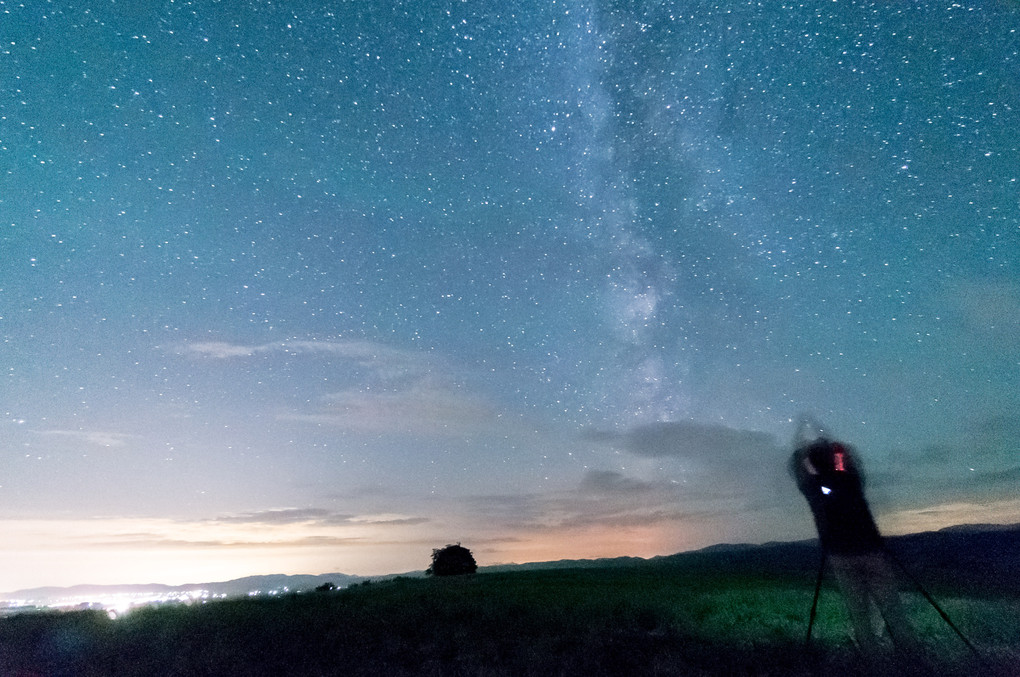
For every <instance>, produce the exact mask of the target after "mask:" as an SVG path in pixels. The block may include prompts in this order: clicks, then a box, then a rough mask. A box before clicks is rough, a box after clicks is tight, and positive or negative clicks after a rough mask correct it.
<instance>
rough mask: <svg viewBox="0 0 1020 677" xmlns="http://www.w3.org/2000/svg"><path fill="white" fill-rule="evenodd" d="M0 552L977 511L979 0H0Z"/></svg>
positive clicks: (989, 494)
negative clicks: (805, 433)
mask: <svg viewBox="0 0 1020 677" xmlns="http://www.w3.org/2000/svg"><path fill="white" fill-rule="evenodd" d="M0 16H2V20H0V50H2V52H0V58H2V62H3V66H2V67H0V357H2V360H0V365H2V369H3V372H2V379H3V380H2V391H0V392H2V397H3V399H2V402H0V412H2V420H0V453H2V456H0V547H2V549H3V552H4V558H3V563H2V564H0V590H16V589H19V588H25V587H31V586H37V585H69V584H74V583H96V584H99V583H139V582H145V583H148V582H162V583H185V582H201V581H216V580H227V579H232V578H239V577H242V576H248V575H253V574H269V573H308V574H315V573H326V572H333V571H336V572H345V573H349V574H360V575H372V574H384V573H396V572H403V571H410V570H422V569H424V568H425V567H426V566H428V564H429V557H430V553H431V551H432V549H433V548H435V547H441V546H442V545H444V544H447V543H456V542H461V543H463V544H464V545H465V546H466V547H469V548H470V549H471V551H472V552H473V554H474V555H475V557H476V559H477V561H478V564H480V565H483V566H484V565H489V564H496V563H506V562H527V561H543V560H553V559H560V558H596V557H607V556H620V555H631V556H641V557H648V556H654V555H664V554H671V553H674V552H678V551H682V550H688V549H693V548H699V547H704V546H708V545H712V544H715V543H720V542H766V541H773V540H792V539H800V538H809V537H812V536H813V535H814V529H813V525H812V523H811V519H810V514H809V513H808V510H807V507H806V505H804V503H803V499H802V498H801V497H800V495H799V494H798V492H797V491H796V488H795V487H794V485H793V482H792V480H791V479H790V478H789V477H788V476H787V473H786V460H787V457H788V455H789V453H790V440H791V437H792V435H793V433H794V430H793V428H794V420H795V419H796V417H797V416H798V415H800V414H801V413H805V412H808V413H811V414H813V415H814V416H816V417H817V418H818V419H820V420H821V421H822V422H824V424H825V425H826V426H827V427H828V428H829V429H830V430H831V431H832V432H833V433H834V434H835V435H837V436H839V437H841V438H842V439H844V440H846V441H847V442H848V443H850V444H853V445H854V446H855V447H856V448H857V450H858V452H859V454H860V457H861V459H862V463H863V466H864V469H865V472H866V475H867V479H868V486H867V488H868V492H869V495H870V496H871V498H872V502H873V507H874V509H875V513H876V517H877V519H878V522H879V526H880V527H881V528H882V529H883V530H884V531H886V532H887V533H890V534H891V533H905V532H911V531H919V530H928V529H937V528H941V527H945V526H950V525H954V524H962V523H1015V522H1020V496H1018V494H1017V490H1016V487H1017V486H1020V460H1018V459H1020V454H1018V445H1017V439H1018V436H1020V423H1018V418H1017V416H1016V412H1017V411H1018V410H1020V387H1018V383H1020V378H1018V377H1020V137H1018V135H1017V133H1016V130H1017V129H1020V79H1018V78H1017V73H1018V69H1020V55H1018V50H1020V47H1018V45H1020V40H1018V37H1020V36H1018V32H1020V9H1018V6H1017V5H1016V4H1015V3H1008V2H1000V1H994V0H987V1H981V2H974V3H969V4H958V3H951V2H899V3H870V2H855V1H847V2H838V3H836V2H833V3H824V4H818V5H811V4H808V5H786V4H782V3H775V4H773V3H755V2H737V3H712V2H680V1H679V0H674V1H669V0H667V1H666V2H627V3H624V2H613V1H610V0H596V1H594V2H587V1H586V0H567V1H566V2H560V1H559V0H554V1H551V2H550V1H546V0H543V1H541V2H506V1H503V0H501V1H499V2H495V1H490V0H477V1H472V2H453V1H445V0H438V1H432V0H427V1H423V2H400V1H396V2H386V3H374V2H341V3H332V4H330V5H329V7H324V6H323V7H320V6H315V5H314V3H312V4H309V3H292V2H282V3H272V2H266V1H262V0H251V1H245V2H229V3H227V2H220V3H216V2H214V3H192V2H188V1H186V0H161V1H160V2H140V3H139V2H129V3H124V2H112V1H110V0H103V1H101V2H95V3H71V2H66V1H65V0H54V1H52V2H47V3H12V2H8V1H6V0H0Z"/></svg>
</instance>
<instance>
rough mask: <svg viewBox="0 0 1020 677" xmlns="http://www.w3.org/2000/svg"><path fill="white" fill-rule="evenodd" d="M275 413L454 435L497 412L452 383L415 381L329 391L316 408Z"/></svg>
mask: <svg viewBox="0 0 1020 677" xmlns="http://www.w3.org/2000/svg"><path fill="white" fill-rule="evenodd" d="M280 418H281V419H283V420H290V421H298V422H305V423H315V424H318V425H327V426H332V427H335V428H340V429H343V430H347V431H350V432H357V433H373V434H380V433H397V434H420V435H429V436H435V435H440V436H448V435H453V436H456V435H464V434H470V433H472V432H479V431H482V430H484V429H485V428H486V427H487V426H488V425H489V424H491V423H492V422H494V421H495V419H496V412H495V410H494V409H493V408H491V407H489V406H488V405H487V404H485V403H484V402H483V401H482V400H481V399H480V398H478V397H475V396H471V395H469V394H467V393H462V392H460V391H459V390H458V389H456V388H454V387H452V386H446V387H444V386H442V385H438V384H435V383H430V382H419V383H416V384H414V385H413V386H411V387H409V388H405V389H402V390H397V391H391V392H382V393H378V392H373V391H367V392H366V391H362V390H348V391H343V392H339V393H333V394H331V395H328V396H326V397H324V398H323V400H322V402H321V406H320V408H319V409H318V411H315V412H312V413H290V414H283V415H281V416H280Z"/></svg>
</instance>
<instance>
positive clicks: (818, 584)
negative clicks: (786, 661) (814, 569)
mask: <svg viewBox="0 0 1020 677" xmlns="http://www.w3.org/2000/svg"><path fill="white" fill-rule="evenodd" d="M827 558H828V553H827V552H825V551H824V550H823V551H822V561H821V562H820V563H819V564H818V580H817V581H815V598H814V599H813V600H812V601H811V615H810V617H809V618H808V625H807V637H806V638H805V640H804V645H805V646H807V645H809V644H811V631H812V630H813V629H814V627H815V615H816V614H817V613H818V596H819V595H820V594H821V591H822V578H823V577H824V576H825V560H826V559H827Z"/></svg>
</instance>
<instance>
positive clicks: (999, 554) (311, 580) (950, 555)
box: [0, 524, 1020, 606]
mask: <svg viewBox="0 0 1020 677" xmlns="http://www.w3.org/2000/svg"><path fill="white" fill-rule="evenodd" d="M885 540H886V547H887V549H888V551H889V552H890V553H891V554H893V555H894V556H895V558H896V559H897V561H900V562H902V563H903V564H904V566H905V567H908V568H909V570H910V572H911V573H913V574H914V575H916V576H918V577H921V578H924V580H925V581H926V582H928V583H936V584H939V583H940V584H944V585H949V586H952V587H957V588H962V587H967V588H968V589H971V590H978V591H986V592H994V591H996V590H999V589H1012V590H1015V589H1016V586H1017V583H1016V581H1018V580H1020V524H1012V525H997V524H976V525H960V526H953V527H947V528H945V529H941V530H939V531H929V532H923V533H917V534H909V535H905V536H892V537H888V538H886V539H885ZM819 561H820V550H819V548H818V541H817V539H811V540H804V541H790V542H771V543H764V544H747V543H745V544H719V545H712V546H709V547H707V548H702V549H700V550H694V551H690V552H681V553H677V554H674V555H662V556H658V557H652V558H649V559H644V558H640V557H613V558H603V559H584V560H557V561H550V562H530V563H526V564H499V565H493V566H486V567H480V568H479V572H480V573H484V572H503V571H527V570H536V569H573V568H594V567H630V566H647V565H658V566H666V567H672V566H676V567H686V568H699V567H703V568H706V569H711V570H714V571H718V570H722V569H726V570H732V571H735V572H736V571H740V570H754V571H763V570H765V571H770V572H775V573H785V574H806V573H809V572H815V571H817V568H818V564H819ZM423 575H424V571H411V572H406V573H403V574H387V575H381V576H352V575H349V574H342V573H332V574H297V575H292V574H270V575H264V576H247V577H244V578H237V579H233V580H229V581H221V582H215V583H191V584H186V585H165V584H159V583H153V584H132V585H76V586H71V587H53V586H50V587H40V588H31V589H25V590H18V591H15V592H11V593H6V594H0V602H2V601H7V602H8V603H10V602H11V601H14V600H18V601H22V602H31V603H33V604H38V605H40V606H41V605H45V604H49V603H50V601H51V600H67V599H81V600H86V599H90V600H95V601H98V600H100V599H103V598H105V597H109V596H112V595H146V594H148V595H160V594H162V595H166V596H168V597H170V596H173V595H177V596H185V595H186V594H187V593H198V591H205V592H206V593H208V594H209V595H213V596H217V597H219V596H226V597H240V596H244V595H249V594H252V593H257V594H279V593H285V592H307V591H310V590H314V589H315V588H317V587H319V586H322V585H324V584H327V583H332V584H333V585H335V586H336V587H338V588H343V587H348V586H351V585H357V584H360V583H364V582H367V581H383V580H387V579H392V578H396V577H398V576H423Z"/></svg>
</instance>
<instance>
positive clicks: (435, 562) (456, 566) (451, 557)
mask: <svg viewBox="0 0 1020 677" xmlns="http://www.w3.org/2000/svg"><path fill="white" fill-rule="evenodd" d="M477 570H478V564H476V563H475V558H474V556H473V555H472V554H471V551H470V550H468V549H467V548H465V547H463V546H462V545H461V544H460V543H457V544H456V545H448V546H446V547H445V548H436V549H435V550H433V551H432V564H431V565H430V566H429V568H428V569H426V570H425V575H427V576H460V575H462V574H473V573H475V572H476V571H477Z"/></svg>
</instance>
